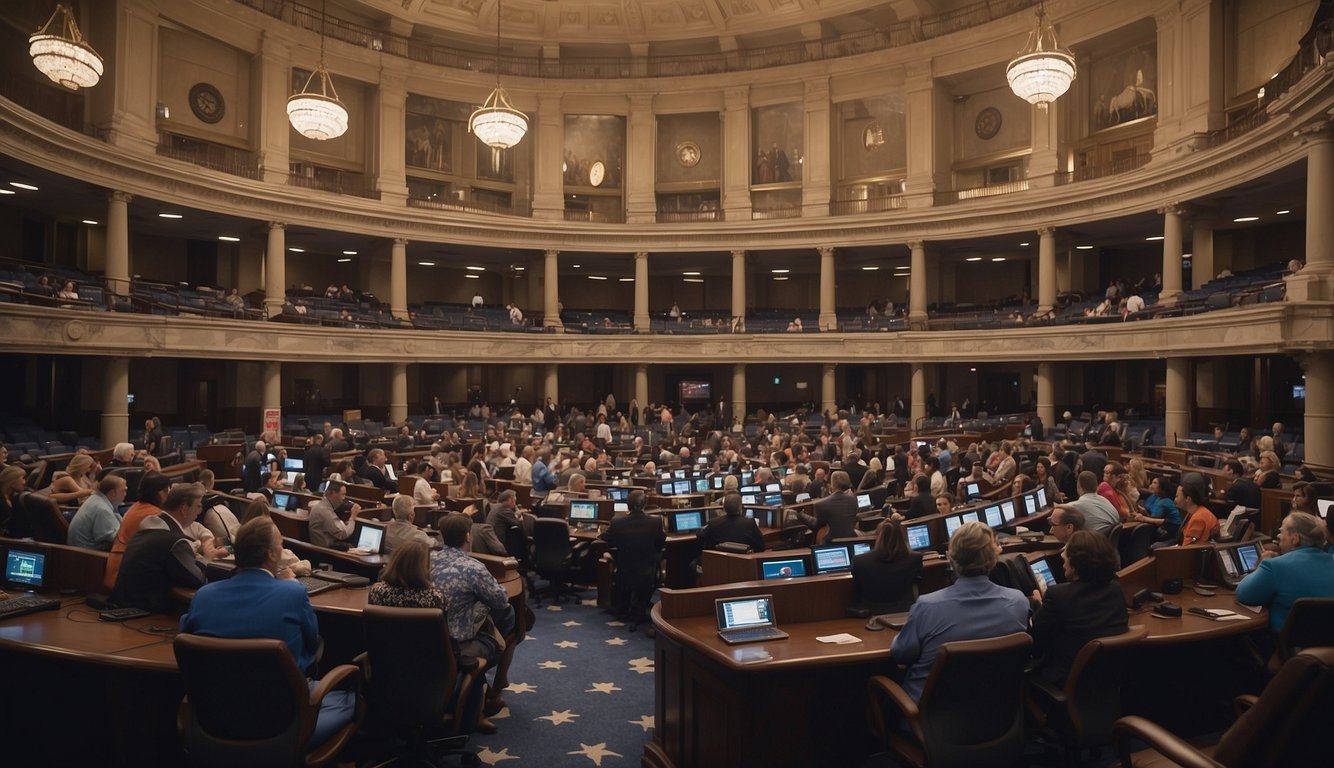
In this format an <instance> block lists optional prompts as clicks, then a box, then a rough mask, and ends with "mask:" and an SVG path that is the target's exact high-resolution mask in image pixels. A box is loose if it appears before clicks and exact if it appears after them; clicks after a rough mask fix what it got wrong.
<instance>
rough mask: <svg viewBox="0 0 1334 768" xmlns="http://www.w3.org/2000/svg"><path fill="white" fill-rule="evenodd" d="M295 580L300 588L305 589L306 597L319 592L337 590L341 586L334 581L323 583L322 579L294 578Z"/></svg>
mask: <svg viewBox="0 0 1334 768" xmlns="http://www.w3.org/2000/svg"><path fill="white" fill-rule="evenodd" d="M296 580H297V582H298V583H300V584H301V586H303V587H305V588H306V594H307V595H318V594H319V593H321V592H328V591H329V590H331V589H338V588H339V587H341V586H342V584H339V583H338V582H336V581H325V580H324V579H317V578H315V577H314V576H298V577H296Z"/></svg>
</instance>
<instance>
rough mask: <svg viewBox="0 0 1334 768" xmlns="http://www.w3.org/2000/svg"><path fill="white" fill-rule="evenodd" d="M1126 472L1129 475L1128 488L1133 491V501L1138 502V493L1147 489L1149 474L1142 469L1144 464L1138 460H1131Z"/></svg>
mask: <svg viewBox="0 0 1334 768" xmlns="http://www.w3.org/2000/svg"><path fill="white" fill-rule="evenodd" d="M1126 471H1127V472H1128V473H1129V474H1130V486H1131V487H1132V488H1134V489H1135V491H1136V493H1135V499H1136V501H1138V500H1139V491H1143V490H1148V488H1149V472H1148V470H1146V469H1145V468H1144V462H1143V461H1141V460H1139V459H1131V460H1130V463H1129V464H1128V465H1127V466H1126Z"/></svg>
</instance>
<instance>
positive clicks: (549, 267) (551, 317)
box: [542, 249, 561, 328]
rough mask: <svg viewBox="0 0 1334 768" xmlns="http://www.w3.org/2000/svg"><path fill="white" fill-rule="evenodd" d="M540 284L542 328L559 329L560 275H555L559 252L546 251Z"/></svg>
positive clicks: (553, 250)
mask: <svg viewBox="0 0 1334 768" xmlns="http://www.w3.org/2000/svg"><path fill="white" fill-rule="evenodd" d="M545 257H546V258H545V261H544V273H543V277H544V280H543V283H542V327H543V328H560V327H561V322H560V275H559V274H558V273H557V267H558V266H559V258H560V251H557V250H555V249H551V250H548V251H546V253H545Z"/></svg>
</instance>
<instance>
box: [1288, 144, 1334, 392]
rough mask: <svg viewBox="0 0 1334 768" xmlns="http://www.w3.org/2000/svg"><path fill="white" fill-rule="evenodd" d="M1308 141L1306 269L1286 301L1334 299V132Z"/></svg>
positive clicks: (1294, 277) (1290, 285)
mask: <svg viewBox="0 0 1334 768" xmlns="http://www.w3.org/2000/svg"><path fill="white" fill-rule="evenodd" d="M1310 141H1311V144H1310V148H1309V149H1308V150H1307V153H1306V265H1305V266H1303V267H1302V269H1301V271H1300V272H1298V273H1297V274H1295V275H1292V276H1290V277H1288V278H1287V283H1288V300H1289V301H1327V300H1329V299H1330V298H1334V289H1331V283H1332V282H1334V189H1331V188H1332V187H1334V132H1331V130H1330V129H1329V128H1325V129H1324V130H1323V131H1322V132H1321V133H1317V134H1313V135H1310ZM1307 407H1308V408H1309V407H1310V401H1309V400H1308V401H1307Z"/></svg>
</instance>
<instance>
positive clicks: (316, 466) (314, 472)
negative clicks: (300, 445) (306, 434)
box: [302, 445, 329, 493]
mask: <svg viewBox="0 0 1334 768" xmlns="http://www.w3.org/2000/svg"><path fill="white" fill-rule="evenodd" d="M302 462H303V465H304V466H305V470H304V472H305V475H306V488H307V489H309V491H310V493H319V490H320V483H322V482H324V473H325V472H326V471H327V470H328V469H329V449H328V448H325V447H324V446H323V445H312V446H310V447H309V448H307V449H306V452H305V454H304V455H303V456H302Z"/></svg>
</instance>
